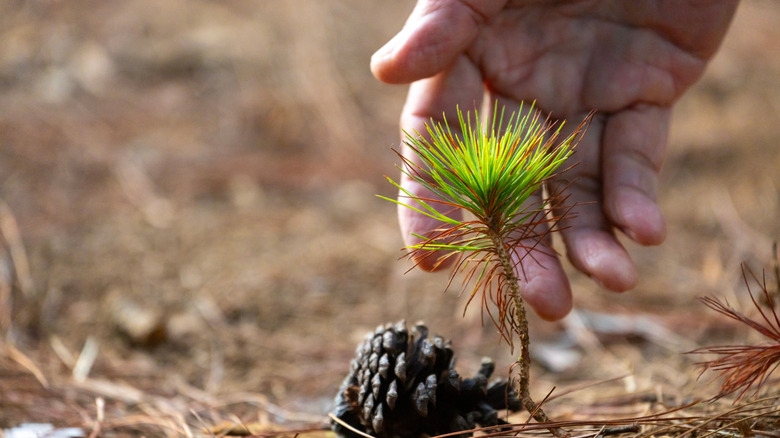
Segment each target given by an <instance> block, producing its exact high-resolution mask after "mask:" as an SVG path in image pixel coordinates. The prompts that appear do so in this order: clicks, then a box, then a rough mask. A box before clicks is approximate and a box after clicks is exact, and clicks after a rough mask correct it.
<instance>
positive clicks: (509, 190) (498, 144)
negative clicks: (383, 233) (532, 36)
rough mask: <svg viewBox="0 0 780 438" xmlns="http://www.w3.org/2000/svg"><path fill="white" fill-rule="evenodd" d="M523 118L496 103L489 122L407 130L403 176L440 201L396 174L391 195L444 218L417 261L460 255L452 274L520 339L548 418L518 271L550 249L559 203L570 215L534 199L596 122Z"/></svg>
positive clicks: (414, 254) (524, 376)
mask: <svg viewBox="0 0 780 438" xmlns="http://www.w3.org/2000/svg"><path fill="white" fill-rule="evenodd" d="M521 114H522V107H521V108H520V111H519V112H518V113H512V114H511V115H509V117H506V114H505V110H504V109H501V110H500V111H499V109H498V104H496V106H495V108H494V111H493V117H492V118H491V119H490V120H488V121H487V122H486V123H483V122H481V121H480V118H479V114H477V112H476V111H475V112H474V115H473V117H471V115H470V114H468V113H467V114H465V115H464V114H463V113H462V112H461V111H460V109H459V108H458V109H457V115H458V127H457V128H458V129H457V130H455V131H454V132H453V130H452V129H451V128H450V126H449V125H448V123H447V120H446V118H445V119H444V123H443V124H436V123H434V122H433V121H432V122H431V123H430V124H427V125H426V127H427V134H428V136H427V137H426V136H423V135H421V134H420V133H419V132H414V133H413V134H412V133H405V134H406V145H407V146H408V147H409V149H411V151H412V152H413V153H414V155H416V158H417V159H416V160H415V159H413V158H412V157H404V156H402V155H401V154H399V156H401V159H402V160H403V165H402V166H401V171H402V172H403V173H404V174H405V175H406V176H407V177H408V178H410V179H411V180H413V181H414V182H416V183H418V184H419V185H421V186H422V187H424V188H426V189H427V190H428V191H429V192H430V193H433V194H434V195H435V196H431V197H421V196H417V195H415V194H414V193H412V192H411V191H409V190H408V189H406V188H404V187H402V186H401V184H400V183H397V182H395V181H393V180H392V179H390V178H388V180H389V181H390V182H391V183H392V184H393V185H395V186H396V187H398V189H399V190H400V191H401V196H400V199H399V200H393V199H389V198H384V199H387V200H389V201H392V202H396V203H397V204H400V205H402V206H404V207H407V208H410V209H412V210H415V211H417V212H418V213H420V214H423V215H426V216H428V217H430V218H433V219H435V220H437V221H439V222H441V226H440V227H439V228H438V229H436V230H434V231H433V232H432V233H431V234H429V235H426V236H421V235H415V236H416V237H417V238H418V239H419V240H420V243H418V244H415V245H412V246H410V247H408V248H407V249H408V250H409V253H408V255H409V256H410V257H411V258H413V259H415V260H417V261H418V263H419V261H420V260H421V259H425V258H427V257H438V258H437V260H436V263H435V264H434V266H436V265H438V264H441V263H443V262H444V261H445V260H447V259H449V258H451V257H457V259H458V262H457V263H456V269H455V270H454V271H453V276H454V275H455V274H456V273H457V272H464V278H463V282H464V285H465V284H470V283H472V282H473V284H474V287H473V289H472V292H471V297H470V298H469V300H468V302H469V303H471V301H472V300H473V299H474V297H475V296H477V295H478V293H479V292H482V294H481V296H482V302H483V305H484V307H485V309H486V310H487V312H488V314H489V315H490V317H491V319H492V320H493V322H494V323H495V325H496V327H497V328H498V329H499V332H500V333H501V335H502V337H503V338H504V339H506V341H507V342H508V343H509V344H510V345H513V338H514V336H513V334H517V335H518V337H519V338H520V341H521V357H520V360H519V365H520V384H519V386H520V388H519V389H520V396H521V398H522V399H523V401H524V404H525V406H526V409H528V411H529V412H532V413H534V417H535V418H537V420H540V421H545V420H546V419H547V417H546V416H544V413H543V412H542V411H541V410H540V409H539V407H538V406H536V405H535V404H534V403H533V401H532V400H531V398H530V395H529V389H528V386H529V385H528V369H529V367H530V357H529V355H528V323H527V320H526V315H525V308H524V305H523V299H522V297H521V295H520V285H519V281H518V278H517V275H516V274H515V272H517V270H518V269H517V268H518V267H519V266H520V262H521V261H522V260H523V258H524V257H533V253H532V250H534V249H535V250H538V251H543V250H545V249H547V248H548V247H546V246H544V244H542V242H543V241H544V239H545V237H546V235H547V234H548V233H549V232H551V231H552V230H555V229H556V225H557V223H558V221H559V220H560V217H558V216H555V215H554V214H552V212H551V207H556V211H561V208H560V207H561V204H562V203H563V201H564V198H562V197H561V196H558V197H555V196H552V197H551V196H548V197H547V198H545V200H543V201H540V200H538V199H539V198H538V197H536V196H534V195H535V194H536V193H537V192H538V191H539V190H540V189H542V187H543V185H544V184H545V182H546V181H548V180H549V179H550V178H551V177H552V176H554V175H556V174H557V173H558V172H560V167H561V165H562V164H563V163H564V162H566V160H567V159H568V158H569V157H570V156H571V154H572V152H573V150H574V146H575V145H576V143H577V142H578V141H579V139H580V138H581V136H582V134H583V133H584V130H585V127H586V126H587V123H588V121H589V120H590V117H588V118H587V119H586V120H585V121H584V122H583V123H582V124H580V126H579V127H578V128H577V129H576V130H575V131H574V133H572V134H570V135H568V136H567V137H565V138H562V137H563V135H562V128H563V124H562V123H561V124H557V125H555V124H551V123H549V122H548V121H541V120H540V117H539V113H538V112H536V111H534V108H533V106H532V107H531V108H530V111H529V112H528V113H527V114H526V115H524V116H523V115H521ZM548 195H549V194H548ZM457 210H462V211H463V212H465V213H467V214H465V215H463V216H464V217H468V218H469V219H465V220H459V219H455V218H454V216H455V215H452V213H454V212H455V211H457ZM540 244H542V247H543V248H545V249H543V248H542V247H539V245H540ZM450 281H452V278H451V280H450ZM490 302H492V303H494V304H495V306H496V308H497V309H498V310H497V314H494V313H493V311H492V310H491V306H490V305H489V304H490ZM467 305H468V304H467ZM558 432H560V431H558Z"/></svg>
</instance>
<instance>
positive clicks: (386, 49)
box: [371, 31, 403, 59]
mask: <svg viewBox="0 0 780 438" xmlns="http://www.w3.org/2000/svg"><path fill="white" fill-rule="evenodd" d="M402 32H403V31H401V32H399V33H398V34H396V35H395V36H394V37H393V38H391V39H390V41H388V42H386V43H385V45H384V46H382V47H380V48H379V50H377V51H376V52H374V54H373V55H372V56H371V58H372V59H382V58H386V57H388V56H390V54H392V53H393V51H395V48H396V46H397V45H398V40H400V39H401V33H402Z"/></svg>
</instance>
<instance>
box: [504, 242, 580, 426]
mask: <svg viewBox="0 0 780 438" xmlns="http://www.w3.org/2000/svg"><path fill="white" fill-rule="evenodd" d="M489 236H490V240H491V242H492V243H493V246H494V247H495V249H496V256H498V262H499V263H500V264H501V268H502V269H503V271H504V278H505V279H506V285H507V287H509V293H510V295H511V296H512V300H514V302H515V328H516V330H517V335H518V336H519V337H520V358H519V359H518V363H519V364H520V382H519V383H518V396H519V397H520V401H521V402H522V403H523V406H524V407H525V409H526V410H527V411H528V413H530V414H531V415H532V416H533V417H534V419H535V420H536V421H538V422H540V423H550V418H549V417H548V416H547V414H545V413H544V411H543V410H542V407H541V406H539V405H537V404H536V403H535V402H534V401H533V399H532V398H531V387H530V378H531V354H530V352H529V350H528V346H529V337H528V318H527V317H526V313H525V303H524V302H523V297H522V295H521V294H520V284H519V281H518V279H517V275H516V274H515V268H514V264H513V263H512V259H511V258H510V256H509V251H507V249H506V247H505V246H504V241H503V239H502V238H501V235H500V234H499V233H497V232H495V231H493V230H490V231H489ZM550 432H552V434H553V435H555V436H557V437H569V436H570V435H569V433H568V432H566V431H565V430H563V429H562V428H560V427H551V428H550Z"/></svg>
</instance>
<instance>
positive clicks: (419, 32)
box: [371, 0, 506, 84]
mask: <svg viewBox="0 0 780 438" xmlns="http://www.w3.org/2000/svg"><path fill="white" fill-rule="evenodd" d="M505 3H506V0H482V1H479V0H419V1H418V2H417V5H416V6H415V8H414V10H413V11H412V13H411V15H410V16H409V18H408V19H407V21H406V24H405V25H404V27H403V29H401V31H400V32H399V33H398V34H397V35H396V36H395V37H393V38H392V39H391V40H390V41H388V42H387V43H386V44H385V45H384V46H383V47H382V48H380V49H379V50H377V52H376V53H374V55H373V56H372V57H371V71H372V72H373V74H374V76H376V78H377V79H379V80H381V81H383V82H387V83H391V84H405V83H410V82H413V81H416V80H419V79H423V78H427V77H431V76H433V75H435V74H436V73H438V72H440V71H442V70H444V69H446V68H448V67H449V66H450V65H452V63H453V62H454V61H455V59H456V58H457V57H458V56H459V55H460V54H462V53H463V52H464V51H465V50H466V48H467V47H468V46H469V45H470V44H471V42H472V41H473V40H474V38H475V37H476V36H477V33H478V30H479V25H480V24H481V23H484V22H485V21H486V20H487V19H488V18H489V17H490V16H492V15H493V14H495V13H496V12H498V11H499V10H501V8H503V6H504V4H505Z"/></svg>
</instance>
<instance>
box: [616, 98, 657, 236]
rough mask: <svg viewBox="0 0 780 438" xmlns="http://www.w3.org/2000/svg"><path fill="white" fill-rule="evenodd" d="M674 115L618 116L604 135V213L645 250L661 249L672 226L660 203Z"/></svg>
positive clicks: (644, 108) (649, 111)
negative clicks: (650, 247)
mask: <svg viewBox="0 0 780 438" xmlns="http://www.w3.org/2000/svg"><path fill="white" fill-rule="evenodd" d="M670 115H671V110H670V109H669V108H667V107H659V106H654V105H637V106H635V107H634V108H631V109H627V110H624V111H621V112H619V113H617V114H614V115H612V116H611V117H610V118H609V120H608V121H607V123H606V126H605V128H604V135H603V154H604V155H603V159H602V162H603V174H604V212H605V213H606V215H607V217H608V218H609V219H610V221H611V222H612V223H613V224H614V225H615V226H616V227H617V228H619V229H620V230H621V231H623V233H625V234H626V235H627V236H628V237H630V238H631V239H632V240H634V241H636V242H637V243H640V244H642V245H659V244H660V243H662V242H663V240H664V238H665V237H666V222H665V220H664V217H663V214H662V213H661V209H660V208H659V206H658V204H657V200H656V194H657V185H658V173H659V172H660V170H661V165H662V164H663V161H664V156H665V154H666V144H667V136H668V132H669V119H670Z"/></svg>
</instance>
